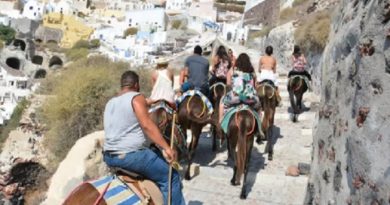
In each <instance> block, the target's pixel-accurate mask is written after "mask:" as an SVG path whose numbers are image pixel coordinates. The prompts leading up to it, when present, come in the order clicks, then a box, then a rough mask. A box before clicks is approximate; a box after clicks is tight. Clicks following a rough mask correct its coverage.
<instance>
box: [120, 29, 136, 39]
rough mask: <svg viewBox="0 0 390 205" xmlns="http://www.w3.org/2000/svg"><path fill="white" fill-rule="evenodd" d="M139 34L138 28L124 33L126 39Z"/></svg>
mask: <svg viewBox="0 0 390 205" xmlns="http://www.w3.org/2000/svg"><path fill="white" fill-rule="evenodd" d="M137 32H138V28H136V27H130V28H127V29H126V30H125V31H124V32H123V37H124V38H126V37H127V36H132V35H135V34H137Z"/></svg>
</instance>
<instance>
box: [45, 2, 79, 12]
mask: <svg viewBox="0 0 390 205" xmlns="http://www.w3.org/2000/svg"><path fill="white" fill-rule="evenodd" d="M72 4H73V3H72V1H70V0H60V1H51V2H49V3H47V4H46V8H45V9H46V13H51V12H56V13H62V14H66V15H73V12H74V9H73V7H72Z"/></svg>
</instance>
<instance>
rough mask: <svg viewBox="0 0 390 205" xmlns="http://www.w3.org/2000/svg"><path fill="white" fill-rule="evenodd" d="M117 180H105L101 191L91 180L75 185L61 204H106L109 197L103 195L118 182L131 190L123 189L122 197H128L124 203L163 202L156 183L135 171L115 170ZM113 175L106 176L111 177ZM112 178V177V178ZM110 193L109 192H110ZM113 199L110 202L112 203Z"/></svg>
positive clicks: (155, 203) (130, 204)
mask: <svg viewBox="0 0 390 205" xmlns="http://www.w3.org/2000/svg"><path fill="white" fill-rule="evenodd" d="M115 172H116V179H117V181H111V182H106V184H103V186H104V187H103V190H101V191H102V192H99V190H98V188H96V187H95V186H94V185H93V183H94V182H93V181H90V182H84V183H82V184H80V185H79V186H78V187H76V188H75V189H74V190H73V191H72V192H71V193H70V194H69V196H68V197H67V198H66V199H65V201H64V202H63V203H62V205H87V204H88V205H89V204H90V205H107V204H109V202H107V200H109V201H110V199H106V198H105V196H110V195H106V194H107V193H108V192H110V189H111V190H113V189H116V188H118V184H117V183H119V186H120V187H123V185H125V187H123V189H129V190H131V192H132V193H134V195H135V196H134V195H133V194H131V192H126V191H123V192H122V193H123V194H124V195H122V196H124V197H126V196H128V197H130V198H128V199H125V200H126V201H125V202H123V203H124V204H128V205H132V204H148V205H157V204H163V196H162V193H161V191H160V190H159V188H158V187H157V185H156V184H155V183H154V182H152V181H150V180H147V179H144V178H143V177H142V176H140V175H137V174H135V173H131V172H127V171H125V170H115ZM111 177H113V176H107V177H106V178H105V179H107V178H111ZM105 179H103V180H105ZM112 179H114V178H112ZM110 193H111V192H110ZM111 194H112V193H111ZM112 203H113V201H111V202H110V204H112Z"/></svg>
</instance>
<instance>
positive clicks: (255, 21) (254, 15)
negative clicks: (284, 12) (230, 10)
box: [243, 0, 280, 27]
mask: <svg viewBox="0 0 390 205" xmlns="http://www.w3.org/2000/svg"><path fill="white" fill-rule="evenodd" d="M279 11H280V1H279V0H266V1H263V2H261V3H259V4H257V5H256V6H254V7H252V8H251V9H249V10H248V11H246V12H245V13H244V23H243V25H244V26H246V25H259V24H263V25H264V26H270V27H273V26H275V25H276V23H277V22H278V21H279Z"/></svg>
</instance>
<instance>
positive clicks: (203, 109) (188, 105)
mask: <svg viewBox="0 0 390 205" xmlns="http://www.w3.org/2000/svg"><path fill="white" fill-rule="evenodd" d="M194 96H195V95H192V96H191V97H190V99H189V100H188V102H187V110H188V113H191V108H190V102H191V100H192V98H193V97H194ZM201 102H202V105H203V108H202V112H201V113H200V115H198V116H196V115H195V117H197V118H200V117H202V116H203V114H204V113H205V112H206V104H205V103H204V102H203V100H201Z"/></svg>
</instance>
